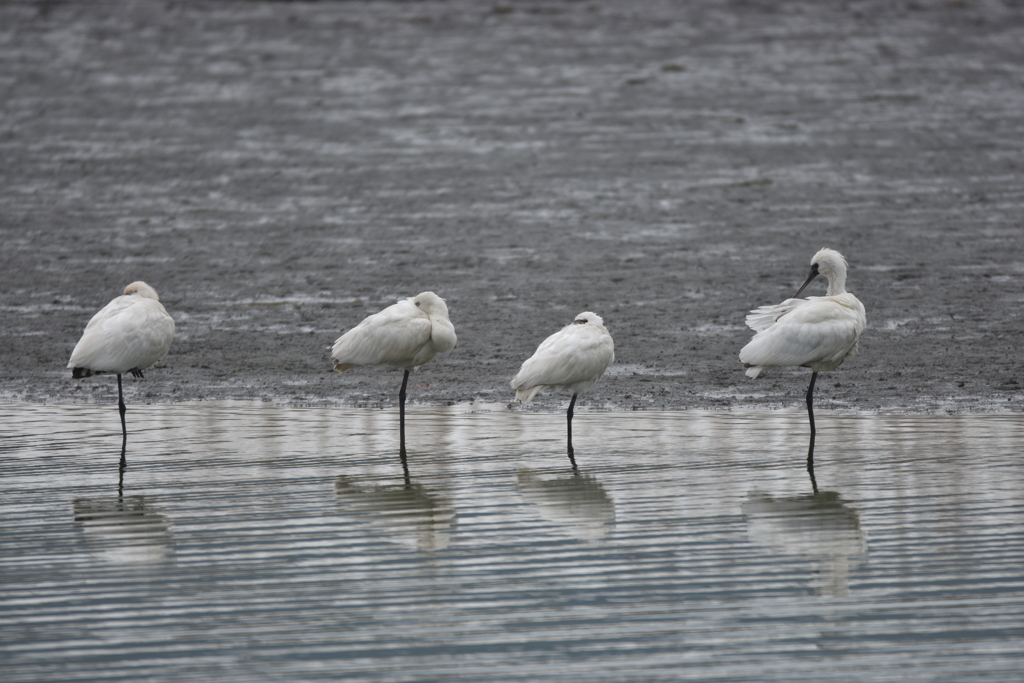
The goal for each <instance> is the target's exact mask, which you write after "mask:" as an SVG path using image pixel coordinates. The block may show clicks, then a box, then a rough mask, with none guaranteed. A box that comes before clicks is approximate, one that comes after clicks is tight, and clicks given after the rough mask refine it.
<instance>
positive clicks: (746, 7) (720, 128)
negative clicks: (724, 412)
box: [0, 0, 1024, 411]
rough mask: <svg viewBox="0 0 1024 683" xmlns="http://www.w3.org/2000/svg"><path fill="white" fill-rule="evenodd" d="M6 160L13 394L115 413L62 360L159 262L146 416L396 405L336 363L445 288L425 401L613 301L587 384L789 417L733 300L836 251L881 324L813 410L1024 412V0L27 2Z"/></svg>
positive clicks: (603, 395)
mask: <svg viewBox="0 0 1024 683" xmlns="http://www.w3.org/2000/svg"><path fill="white" fill-rule="evenodd" d="M0 159H2V163H0V237H2V257H0V269H2V275H0V324H2V339H0V351H2V358H3V363H2V368H0V395H2V396H3V397H6V398H8V399H24V400H30V401H112V400H114V397H116V385H115V382H114V381H113V379H111V378H92V379H89V380H83V381H74V380H72V379H71V377H70V372H69V371H67V370H66V369H65V365H66V364H67V359H68V357H69V356H70V353H71V349H72V348H73V347H74V344H75V342H76V341H77V340H78V337H79V336H80V334H81V331H82V329H83V328H84V326H85V324H86V322H87V321H88V320H89V317H90V316H91V315H92V314H93V313H94V312H95V311H96V310H97V309H99V308H100V307H101V306H103V305H104V304H105V303H106V302H107V301H108V300H110V299H111V298H113V297H114V296H116V295H118V294H119V293H120V290H121V289H122V288H123V287H124V286H125V285H126V284H127V283H129V282H131V281H132V280H136V279H144V280H146V281H147V282H149V283H150V284H151V285H153V286H154V287H156V289H157V290H158V291H159V292H160V294H161V297H162V299H163V301H164V304H165V305H166V307H167V309H168V311H169V312H170V313H171V314H172V315H173V316H174V318H175V319H176V321H177V325H178V327H177V336H176V339H175V342H174V345H173V346H172V348H171V352H170V354H169V355H168V356H167V358H166V359H165V360H164V361H163V362H162V363H161V364H160V365H159V366H158V367H156V368H154V369H153V370H152V371H150V372H149V373H147V378H146V379H145V380H142V381H139V380H130V379H129V380H128V387H129V389H128V400H129V401H130V402H135V403H139V402H153V401H182V400H190V399H215V398H269V399H271V400H275V401H282V402H287V403H294V404H334V403H341V404H356V405H393V404H394V403H395V402H396V400H397V399H396V394H397V388H398V383H399V380H400V374H399V373H398V372H396V371H386V370H380V369H362V370H353V371H351V372H349V373H346V374H345V375H338V374H336V373H332V372H331V371H330V362H329V359H328V352H327V350H326V349H327V347H328V346H329V345H330V344H331V343H332V342H333V340H334V339H335V338H336V337H337V336H338V335H339V334H340V333H341V332H342V331H344V330H345V329H347V328H349V327H351V326H352V325H354V324H356V323H357V322H358V321H359V320H361V319H362V318H363V317H364V316H365V315H367V314H369V313H372V312H374V311H376V310H379V309H380V308H382V307H384V306H385V305H388V304H389V303H391V302H392V301H394V300H395V299H396V298H398V297H401V296H408V295H411V294H415V293H417V292H420V291H423V290H427V289H432V290H435V291H436V292H438V293H439V294H441V295H442V296H443V297H445V298H446V299H447V301H448V304H449V307H450V309H451V314H452V320H453V322H454V324H455V326H456V330H457V332H458V335H459V346H458V348H457V349H456V350H454V351H453V352H451V353H449V354H447V355H444V356H441V357H438V358H436V359H435V360H434V361H432V362H431V363H430V364H428V365H427V366H425V367H423V368H421V369H420V370H419V371H418V372H417V373H416V374H415V375H414V379H413V382H412V385H411V389H410V396H411V398H412V399H413V400H414V401H417V402H424V403H445V402H450V401H469V400H479V401H486V402H505V401H508V400H510V399H511V398H512V397H513V394H512V391H511V390H510V389H509V387H508V380H509V379H510V378H511V376H512V375H513V374H514V373H515V371H516V369H517V368H518V365H519V363H521V362H522V360H523V359H525V358H526V357H527V356H528V355H529V354H530V353H532V351H533V350H534V348H535V347H536V345H537V343H538V342H540V341H541V340H542V339H543V338H544V337H545V336H547V335H548V334H550V333H551V332H553V331H555V330H556V329H558V328H559V327H561V326H562V325H564V324H566V323H568V322H570V321H571V319H572V318H573V316H574V315H575V314H576V313H578V312H580V311H583V310H593V311H596V312H598V313H599V314H600V315H602V316H604V319H605V322H606V324H607V326H608V328H609V330H610V331H611V332H612V334H613V335H614V337H615V341H616V346H617V349H616V351H617V356H618V360H617V364H616V366H614V368H613V370H612V371H610V373H609V376H608V377H606V378H605V380H604V381H603V382H602V384H600V385H599V386H598V388H597V389H596V390H595V391H594V392H593V393H592V394H590V395H589V396H588V397H587V403H589V404H590V405H596V406H608V407H615V408H626V409H628V408H639V409H685V408H700V407H711V408H725V407H729V406H766V407H767V406H772V407H774V406H789V405H792V406H799V405H802V397H803V391H804V389H805V387H806V382H807V379H808V376H807V375H808V373H807V371H806V370H782V371H778V372H775V373H772V374H769V375H768V376H767V377H766V378H762V379H759V380H757V381H752V380H749V379H747V378H746V377H745V376H744V374H743V372H742V370H741V368H740V366H739V364H738V362H737V358H736V356H737V352H738V350H739V348H740V347H741V346H742V345H743V344H744V343H745V341H746V340H747V339H748V338H749V337H750V334H751V333H750V331H749V330H747V329H746V328H745V327H744V324H743V318H744V315H745V313H746V312H747V311H748V310H749V309H750V308H752V307H754V306H756V305H760V304H765V303H774V302H777V301H780V300H782V299H783V298H786V297H788V296H790V295H792V294H793V292H794V290H795V288H796V287H797V286H798V285H799V284H800V283H801V282H802V280H803V278H804V276H805V274H806V271H807V266H808V263H809V260H810V257H811V255H812V254H813V253H814V252H815V251H816V250H817V249H818V248H820V247H822V246H832V247H834V248H836V249H838V250H840V251H841V252H843V253H844V254H845V255H846V256H847V258H848V259H849V261H850V265H851V271H850V276H849V281H848V285H849V289H850V290H851V291H853V292H854V293H855V294H857V295H858V296H859V297H860V298H861V300H862V301H863V302H864V304H865V306H866V308H867V311H868V321H869V329H868V331H867V332H866V333H865V335H864V337H863V338H862V342H861V354H860V355H859V356H858V357H856V358H854V359H852V360H848V361H847V362H846V363H845V364H844V365H843V366H842V367H841V368H840V369H839V370H838V371H836V372H834V373H830V374H827V375H823V376H822V379H821V381H819V383H818V393H817V396H818V405H820V406H821V407H822V408H842V409H846V408H850V409H867V410H875V409H905V410H912V411H946V410H950V411H982V410H1020V409H1021V407H1022V400H1024V387H1022V382H1024V371H1022V346H1024V345H1022V342H1021V332H1022V330H1024V318H1022V309H1024V278H1022V275H1024V251H1022V247H1024V5H1022V4H1021V3H1020V2H998V1H995V0H993V1H989V2H947V1H945V0H942V1H936V2H929V1H920V2H912V3H911V2H889V1H888V0H886V1H879V2H818V1H810V0H808V1H807V2H788V3H787V2H714V1H710V0H706V1H703V2H686V3H682V2H679V3H675V2H646V1H645V2H642V3H641V2H635V0H609V1H602V2H597V1H594V2H587V1H579V2H554V1H544V2H541V1H539V0H538V1H536V2H528V1H523V2H520V1H517V0H516V1H513V0H508V1H502V2H470V1H468V0H453V1H450V2H365V3H359V2H313V3H308V4H307V3H298V2H296V3H272V2H228V1H221V2H174V1H167V0H162V1H160V2H156V1H152V2H150V1H146V0H141V1H139V2H107V3H103V2H89V3H76V2H67V3H62V2H22V3H16V2H15V3H10V2H9V3H4V4H0ZM812 289H814V290H815V291H813V292H810V293H812V294H821V293H823V291H824V282H821V283H819V284H817V285H816V286H813V287H812ZM564 401H565V398H564V397H558V396H554V397H549V398H546V399H544V400H542V401H541V402H540V408H541V409H546V408H554V407H556V406H558V405H559V403H560V402H561V403H563V404H564Z"/></svg>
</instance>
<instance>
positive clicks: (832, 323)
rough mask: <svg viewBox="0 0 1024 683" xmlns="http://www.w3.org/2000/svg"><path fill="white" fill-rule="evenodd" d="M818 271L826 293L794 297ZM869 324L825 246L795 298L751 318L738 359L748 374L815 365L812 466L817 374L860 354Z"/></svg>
mask: <svg viewBox="0 0 1024 683" xmlns="http://www.w3.org/2000/svg"><path fill="white" fill-rule="evenodd" d="M818 275H824V276H825V278H826V279H828V292H827V293H826V294H825V296H809V297H807V298H806V299H798V298H796V297H798V296H800V292H802V291H804V288H805V287H807V285H808V284H810V282H811V280H813V279H814V278H816V277H817V276H818ZM865 324H867V319H866V318H865V316H864V305H863V304H862V303H861V302H860V301H859V300H858V299H857V297H855V296H854V295H853V294H850V293H849V292H847V291H846V259H844V258H843V256H842V254H840V253H839V252H838V251H834V250H832V249H822V250H821V251H819V252H818V253H817V254H815V255H814V258H812V259H811V273H810V275H808V276H807V280H806V281H805V282H804V283H803V284H802V285H800V289H798V290H797V291H796V294H794V295H793V298H792V299H786V300H785V301H783V302H782V303H781V304H776V305H774V306H761V307H760V308H756V309H754V310H753V311H751V312H750V315H748V316H747V326H748V327H750V329H752V330H754V331H756V332H757V334H755V335H754V338H753V339H751V340H750V342H749V343H748V344H747V345H746V346H744V347H743V349H742V350H740V362H741V363H743V367H744V368H746V369H747V376H748V377H757V376H758V375H760V374H761V373H763V372H765V371H766V370H768V369H769V368H773V367H779V366H784V365H793V366H802V367H806V368H810V369H811V383H810V385H809V386H808V387H807V417H808V419H810V421H811V450H810V451H809V452H808V455H807V462H808V466H809V467H810V465H811V463H812V462H813V455H814V433H815V430H814V409H813V408H812V406H811V400H812V397H813V395H814V381H815V380H816V379H817V378H818V373H819V372H825V371H827V370H835V369H836V368H837V367H839V365H840V363H842V362H843V361H844V360H845V359H846V358H847V357H848V356H851V355H853V354H854V353H856V352H857V342H858V340H859V339H860V333H861V332H863V331H864V326H865ZM811 476H812V478H813V472H812V475H811Z"/></svg>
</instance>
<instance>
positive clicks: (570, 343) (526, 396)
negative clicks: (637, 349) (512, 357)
mask: <svg viewBox="0 0 1024 683" xmlns="http://www.w3.org/2000/svg"><path fill="white" fill-rule="evenodd" d="M613 362H615V344H614V342H613V341H612V336H611V335H610V334H609V333H608V330H607V329H605V326H604V321H603V320H602V319H601V317H600V316H598V315H596V314H594V313H591V312H589V311H588V312H585V313H580V314H579V315H578V316H576V322H574V323H572V324H571V325H566V326H565V327H563V328H562V329H561V330H559V331H558V332H555V333H554V334H553V335H551V336H550V337H548V338H547V339H545V340H544V341H543V342H541V344H540V346H538V347H537V351H536V352H535V353H534V354H533V355H532V356H530V357H529V358H528V359H527V360H526V361H525V362H524V363H523V365H522V367H521V368H520V369H519V372H518V373H517V374H516V376H515V377H514V378H513V379H512V388H513V389H515V390H516V397H518V398H519V399H520V400H522V401H523V402H524V403H527V402H529V401H530V400H532V399H533V397H534V396H536V395H537V394H538V393H539V392H540V391H542V390H544V389H547V388H561V389H564V390H566V391H568V392H569V393H571V394H581V393H583V392H585V391H588V390H589V389H591V388H593V386H594V385H595V384H597V382H598V380H599V379H601V376H602V375H604V372H605V370H607V369H608V366H609V365H611V364H612V363H613Z"/></svg>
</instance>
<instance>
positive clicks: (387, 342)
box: [331, 306, 431, 365]
mask: <svg viewBox="0 0 1024 683" xmlns="http://www.w3.org/2000/svg"><path fill="white" fill-rule="evenodd" d="M394 308H395V307H394V306H392V307H389V308H386V309H384V310H383V311H381V312H380V313H377V314H375V315H372V316H370V317H368V318H366V319H365V320H363V321H362V322H361V323H359V324H358V325H356V326H355V327H353V328H352V329H351V330H349V331H348V332H346V333H345V334H343V335H342V336H341V337H340V338H339V339H338V340H337V341H336V342H335V343H334V347H333V348H332V349H331V358H333V359H334V360H335V361H336V362H337V363H338V364H347V365H398V364H401V363H403V362H405V361H408V360H409V359H411V358H412V357H413V356H414V355H416V352H417V351H418V350H419V349H420V348H422V346H423V345H424V344H426V343H427V341H428V340H429V339H430V330H431V325H430V320H429V319H428V318H427V317H426V316H423V317H412V318H410V317H409V316H407V315H403V314H402V313H401V312H400V311H394V310H392V309H394Z"/></svg>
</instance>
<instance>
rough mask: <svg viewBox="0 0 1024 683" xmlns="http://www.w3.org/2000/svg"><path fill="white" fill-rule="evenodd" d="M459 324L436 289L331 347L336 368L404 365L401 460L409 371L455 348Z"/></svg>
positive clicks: (359, 327)
mask: <svg viewBox="0 0 1024 683" xmlns="http://www.w3.org/2000/svg"><path fill="white" fill-rule="evenodd" d="M455 342H456V337H455V327H454V326H453V325H452V323H451V321H450V320H449V319H448V306H447V305H446V304H445V302H444V299H442V298H441V297H439V296H438V295H437V294H434V293H433V292H423V293H422V294H417V295H416V296H414V297H409V298H408V299H402V300H401V301H399V302H398V303H396V304H393V305H391V306H388V307H387V308H385V309H384V310H383V311H381V312H379V313H374V314H373V315H371V316H368V317H366V318H365V319H364V320H363V321H362V322H361V323H359V324H358V325H356V326H355V327H353V328H352V329H351V330H349V331H348V332H346V333H345V334H343V335H341V336H340V337H339V338H338V341H336V342H334V346H333V347H332V348H331V359H332V360H333V361H334V369H335V370H337V371H338V372H345V371H346V370H348V369H349V368H354V367H356V366H357V365H390V366H392V367H396V368H402V369H403V370H405V375H404V376H403V377H402V390H401V391H400V392H399V393H398V402H399V408H398V414H399V431H400V434H401V436H400V443H401V455H402V462H403V463H404V462H405V389H406V386H408V384H409V371H410V370H412V369H413V368H415V367H418V366H420V365H423V364H424V363H426V362H427V361H428V360H430V359H431V358H433V357H434V356H436V355H437V354H439V353H444V352H445V351H451V350H452V349H454V348H455Z"/></svg>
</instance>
